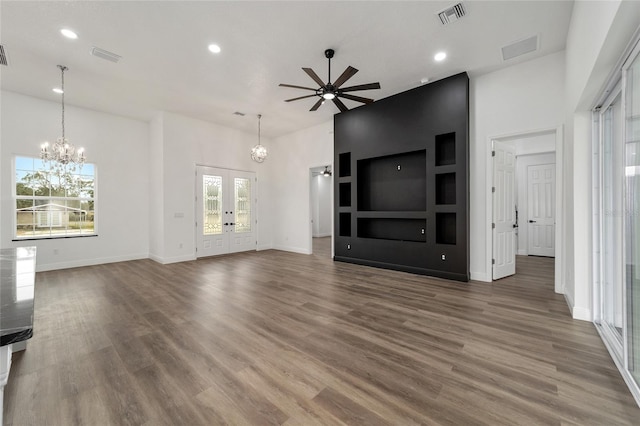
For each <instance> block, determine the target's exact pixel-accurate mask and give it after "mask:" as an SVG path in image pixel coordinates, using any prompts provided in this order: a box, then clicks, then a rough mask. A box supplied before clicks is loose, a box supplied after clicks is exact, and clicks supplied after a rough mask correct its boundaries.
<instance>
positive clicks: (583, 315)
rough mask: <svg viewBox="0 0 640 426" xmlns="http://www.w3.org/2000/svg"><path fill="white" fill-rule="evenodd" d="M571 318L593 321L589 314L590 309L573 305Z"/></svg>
mask: <svg viewBox="0 0 640 426" xmlns="http://www.w3.org/2000/svg"><path fill="white" fill-rule="evenodd" d="M571 314H572V316H573V319H577V320H581V321H589V322H592V321H593V317H592V316H591V309H587V308H583V307H581V306H574V307H573V310H572V312H571Z"/></svg>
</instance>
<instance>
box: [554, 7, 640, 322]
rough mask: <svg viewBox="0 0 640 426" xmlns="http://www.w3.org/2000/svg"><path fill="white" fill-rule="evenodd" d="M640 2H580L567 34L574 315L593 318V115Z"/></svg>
mask: <svg viewBox="0 0 640 426" xmlns="http://www.w3.org/2000/svg"><path fill="white" fill-rule="evenodd" d="M638 16H640V2H633V1H624V2H621V1H608V2H575V4H574V7H573V13H572V17H571V24H570V27H569V32H568V36H567V49H566V76H565V78H566V81H567V85H566V93H565V121H566V127H565V129H566V132H565V141H566V144H565V148H566V150H565V164H564V165H565V176H568V179H567V180H566V186H565V193H566V194H571V195H572V196H571V197H567V208H566V210H565V215H566V216H565V217H566V219H565V220H568V221H567V222H566V223H567V224H571V223H572V224H573V228H571V227H569V226H567V227H565V228H566V231H567V234H566V235H565V238H566V244H565V248H566V265H567V267H566V268H565V271H566V275H565V277H564V278H565V296H566V297H567V301H568V302H569V305H570V306H571V308H572V312H573V317H574V318H577V319H583V320H588V321H590V320H592V318H593V315H592V303H593V302H592V281H593V280H592V273H591V271H592V268H591V265H592V254H591V249H592V241H593V240H592V235H591V230H592V226H591V212H592V207H591V117H590V109H591V108H592V107H594V106H595V105H594V103H595V101H596V96H598V94H599V93H600V92H601V91H602V89H603V85H604V84H605V82H606V80H607V77H608V76H609V74H610V73H611V72H612V70H613V69H614V67H615V64H616V62H617V60H618V58H620V56H621V54H622V52H623V51H624V49H625V47H626V46H627V44H628V42H629V41H630V40H631V38H632V37H633V34H634V32H635V31H636V29H637V28H638Z"/></svg>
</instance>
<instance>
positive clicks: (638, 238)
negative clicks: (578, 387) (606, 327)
mask: <svg viewBox="0 0 640 426" xmlns="http://www.w3.org/2000/svg"><path fill="white" fill-rule="evenodd" d="M635 54H636V56H635V59H633V57H632V61H631V62H630V64H629V65H628V67H627V68H626V71H625V74H624V78H625V127H626V135H625V142H626V143H625V151H626V152H625V176H626V194H625V195H626V208H625V213H626V215H625V243H626V244H625V245H626V250H625V260H626V261H625V275H626V290H627V291H626V293H627V294H626V295H627V335H628V337H627V339H628V340H627V341H628V364H627V365H628V370H629V372H630V373H631V375H632V376H633V378H634V379H635V381H636V383H640V54H639V53H638V49H637V48H636V50H635Z"/></svg>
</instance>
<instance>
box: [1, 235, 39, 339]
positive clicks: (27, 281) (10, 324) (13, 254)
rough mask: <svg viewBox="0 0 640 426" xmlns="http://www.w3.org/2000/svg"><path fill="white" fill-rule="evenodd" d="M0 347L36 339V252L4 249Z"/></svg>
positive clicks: (30, 248) (2, 257)
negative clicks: (34, 302)
mask: <svg viewBox="0 0 640 426" xmlns="http://www.w3.org/2000/svg"><path fill="white" fill-rule="evenodd" d="M0 260H1V265H0V266H1V268H0V274H1V276H2V280H1V281H2V282H1V283H0V346H5V345H10V344H12V343H17V342H21V341H23V340H27V339H29V338H31V336H33V299H34V293H35V280H36V248H35V247H18V248H11V249H0Z"/></svg>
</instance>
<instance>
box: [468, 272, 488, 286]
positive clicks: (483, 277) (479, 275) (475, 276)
mask: <svg viewBox="0 0 640 426" xmlns="http://www.w3.org/2000/svg"><path fill="white" fill-rule="evenodd" d="M471 280H473V281H482V282H485V283H490V282H491V281H492V279H491V276H490V275H489V274H487V273H486V272H473V271H471Z"/></svg>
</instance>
